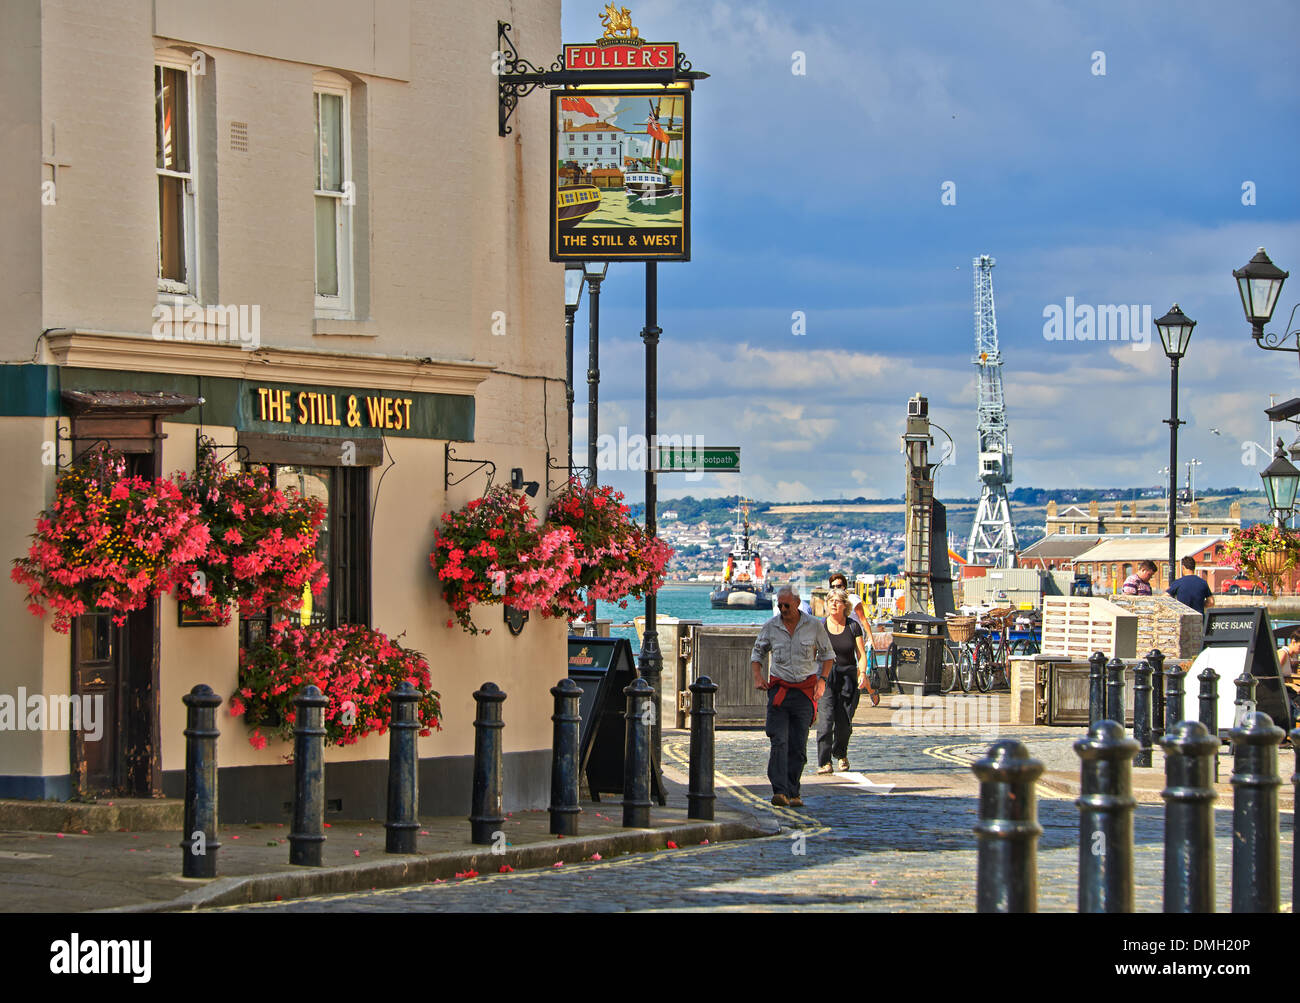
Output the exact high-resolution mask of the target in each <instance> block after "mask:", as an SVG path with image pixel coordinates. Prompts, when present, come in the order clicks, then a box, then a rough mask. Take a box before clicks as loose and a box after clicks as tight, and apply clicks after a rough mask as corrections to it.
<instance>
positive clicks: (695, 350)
mask: <svg viewBox="0 0 1300 1003" xmlns="http://www.w3.org/2000/svg"><path fill="white" fill-rule="evenodd" d="M629 6H632V5H631V4H629ZM1134 6H1135V5H1131V4H1129V3H1119V2H1109V0H1102V2H1090V3H1087V4H1086V5H1085V4H1083V3H1063V2H1057V0H1009V2H1005V3H998V4H979V5H973V4H957V3H938V2H924V0H921V2H911V3H908V4H890V3H874V2H872V3H861V2H859V3H848V2H846V3H839V2H823V0H813V2H806V3H801V4H798V5H792V4H788V3H776V2H746V3H743V4H741V3H724V2H708V0H704V2H700V0H694V2H673V0H663V2H640V3H637V4H636V5H635V6H632V14H633V21H634V23H635V24H636V26H637V27H638V28H639V29H640V31H641V35H642V37H643V38H646V39H650V40H654V41H674V40H675V41H678V42H680V43H681V46H682V49H683V50H684V52H685V53H686V55H687V56H688V58H690V60H691V61H692V62H693V64H694V66H695V68H696V69H700V70H704V71H705V72H708V73H710V74H711V76H710V78H709V79H707V80H704V81H702V82H701V83H700V84H699V85H698V86H697V88H696V90H695V94H694V98H693V114H694V123H693V127H694V134H693V139H692V153H693V157H694V162H693V166H692V175H693V177H692V181H693V192H692V260H691V261H690V262H688V263H671V264H667V263H666V264H662V265H660V267H659V287H660V291H659V303H660V307H659V311H660V312H659V325H660V327H662V328H663V332H664V333H663V338H662V341H661V343H660V385H659V402H660V403H659V425H660V432H661V433H665V434H673V433H676V434H681V435H702V436H703V437H704V441H705V442H706V443H708V444H716V445H735V444H740V445H741V447H742V470H743V473H742V474H741V475H710V476H708V477H705V478H704V479H703V480H699V481H693V482H687V481H686V480H685V479H684V477H682V476H681V475H675V476H674V475H664V476H662V477H661V478H660V481H659V494H660V497H661V498H671V497H674V496H678V495H682V494H693V495H696V496H701V495H716V494H732V493H735V492H737V491H741V492H744V493H746V494H749V495H751V496H754V497H758V498H764V499H780V500H787V501H794V500H802V499H808V498H834V497H838V496H840V495H843V496H845V497H849V498H852V497H855V496H857V495H865V496H867V497H894V496H898V495H900V494H901V493H902V490H903V465H902V457H901V456H900V455H899V453H898V436H899V435H900V434H901V432H902V427H903V420H904V416H905V413H906V401H907V398H908V397H910V396H911V395H912V394H913V393H915V392H918V391H919V392H921V393H924V394H926V395H927V396H928V397H929V398H930V411H931V415H932V417H933V418H934V419H935V421H937V422H938V423H939V424H941V425H942V426H943V427H945V428H946V429H947V430H948V431H949V432H951V433H952V435H953V437H954V438H955V439H956V447H957V448H956V455H955V462H954V463H953V464H952V465H950V466H945V467H944V468H942V470H941V474H940V480H939V493H940V494H941V495H942V496H945V497H952V496H972V495H975V494H978V483H977V481H976V478H975V452H976V436H975V403H976V395H975V368H974V366H973V365H972V362H971V357H972V355H973V352H974V343H975V335H974V314H973V292H972V281H973V280H972V268H971V259H972V258H973V257H975V256H977V255H979V254H991V255H993V256H994V257H995V258H996V259H997V266H996V267H995V268H994V271H993V285H994V293H995V299H996V305H997V319H998V333H999V339H1000V344H1001V349H1002V354H1003V358H1004V360H1005V365H1004V367H1003V380H1004V384H1005V388H1006V395H1007V402H1008V423H1009V428H1010V434H1011V441H1012V444H1013V447H1014V450H1015V481H1014V483H1013V487H1014V486H1034V487H1111V486H1130V485H1154V484H1156V483H1157V482H1158V481H1159V480H1160V479H1161V478H1160V475H1159V474H1158V471H1159V470H1160V468H1161V467H1163V466H1164V465H1165V464H1166V463H1167V461H1168V442H1169V430H1168V426H1167V425H1165V424H1163V423H1162V419H1164V418H1165V417H1167V416H1168V410H1169V363H1168V360H1167V359H1166V358H1165V357H1164V355H1163V353H1162V352H1161V350H1160V345H1159V339H1158V337H1157V336H1156V335H1155V333H1154V331H1152V332H1151V344H1150V345H1149V347H1148V348H1147V350H1146V351H1140V350H1137V349H1136V348H1135V346H1134V345H1133V344H1132V343H1122V342H1106V341H1093V342H1066V341H1048V340H1047V339H1046V338H1045V337H1044V324H1045V323H1046V321H1045V319H1044V311H1045V309H1047V308H1049V307H1050V306H1051V305H1053V304H1055V305H1058V306H1062V307H1063V306H1064V304H1065V303H1066V298H1067V297H1073V300H1074V302H1075V304H1078V305H1083V304H1087V305H1093V306H1097V305H1109V304H1136V305H1139V306H1150V307H1151V309H1152V312H1153V315H1154V316H1155V317H1159V316H1161V315H1162V314H1163V313H1164V312H1165V311H1166V310H1168V309H1169V307H1170V306H1171V305H1172V304H1173V303H1174V302H1177V303H1178V304H1179V305H1180V306H1181V307H1182V309H1183V310H1184V311H1185V312H1186V313H1187V314H1188V315H1189V316H1190V317H1192V318H1193V319H1195V320H1196V321H1197V322H1198V326H1197V328H1196V331H1195V333H1194V334H1193V337H1192V342H1191V346H1190V349H1189V352H1188V356H1187V358H1186V359H1185V360H1184V362H1183V364H1182V367H1181V369H1180V394H1179V398H1180V416H1181V417H1183V418H1184V419H1186V420H1187V421H1188V422H1189V424H1188V425H1186V426H1184V427H1183V429H1182V430H1181V432H1180V435H1179V457H1180V461H1181V460H1185V459H1188V458H1191V457H1196V458H1198V459H1200V460H1201V461H1202V465H1201V466H1200V467H1199V468H1198V469H1197V473H1196V479H1197V484H1198V487H1200V486H1205V485H1215V486H1226V485H1242V486H1251V487H1257V486H1258V485H1259V483H1260V482H1259V479H1258V471H1259V470H1261V469H1262V468H1263V466H1264V465H1265V464H1266V463H1267V462H1268V461H1267V459H1266V458H1265V457H1264V456H1263V455H1262V453H1261V454H1260V456H1259V457H1258V458H1257V462H1256V463H1255V464H1254V466H1250V465H1247V464H1245V463H1243V457H1245V458H1246V459H1250V458H1251V457H1250V455H1249V453H1250V452H1251V450H1250V448H1249V447H1248V446H1246V445H1245V444H1246V443H1249V442H1252V441H1254V442H1263V441H1264V440H1265V439H1266V437H1267V434H1268V424H1267V421H1266V419H1265V418H1264V415H1263V408H1264V407H1267V406H1268V403H1269V399H1268V394H1269V393H1275V394H1277V395H1279V399H1284V398H1287V397H1291V396H1300V362H1298V361H1297V357H1295V356H1293V355H1284V354H1281V353H1266V352H1262V351H1260V350H1259V349H1257V348H1256V347H1255V346H1254V344H1253V343H1252V342H1251V339H1250V337H1249V327H1248V326H1247V325H1246V323H1245V320H1244V318H1243V316H1242V311H1241V304H1240V300H1239V299H1238V297H1237V294H1236V287H1235V283H1234V281H1233V279H1232V276H1231V274H1230V273H1231V270H1232V269H1233V268H1239V267H1241V266H1242V265H1243V264H1245V263H1246V262H1247V261H1248V260H1249V259H1250V257H1251V256H1252V254H1253V253H1254V252H1255V249H1256V247H1258V246H1260V245H1263V246H1265V247H1266V248H1267V249H1268V252H1269V255H1270V257H1272V259H1273V261H1274V263H1276V264H1277V265H1278V266H1279V267H1281V268H1283V269H1286V270H1288V271H1291V272H1293V274H1294V276H1295V277H1293V278H1291V279H1290V280H1288V284H1287V286H1285V287H1284V288H1283V291H1282V297H1281V300H1280V302H1279V305H1278V309H1277V313H1276V314H1275V317H1274V322H1273V324H1272V325H1271V326H1270V327H1269V330H1270V331H1273V330H1279V331H1280V330H1282V329H1283V325H1284V324H1285V323H1286V319H1287V317H1288V315H1289V314H1290V311H1291V308H1292V306H1294V305H1295V303H1296V301H1297V299H1300V271H1297V266H1300V222H1298V220H1300V190H1298V185H1297V182H1296V179H1295V178H1296V166H1297V163H1300V157H1298V156H1297V154H1298V153H1300V149H1298V146H1300V143H1298V142H1297V129H1296V127H1297V124H1300V114H1297V113H1298V112H1300V107H1298V106H1300V69H1297V68H1296V67H1297V62H1296V60H1295V58H1294V53H1293V51H1292V50H1293V48H1294V42H1295V39H1296V38H1297V35H1298V29H1300V5H1297V4H1295V3H1294V2H1293V0H1263V2H1256V3H1252V4H1250V5H1249V6H1233V5H1224V4H1222V3H1219V2H1198V0H1190V2H1189V0H1179V2H1176V3H1175V2H1165V0H1159V2H1143V3H1142V4H1141V5H1140V8H1139V9H1134ZM600 7H601V5H600V4H596V3H584V4H576V3H572V2H566V3H565V4H564V9H563V22H562V23H563V35H564V39H565V41H570V42H576V41H589V40H591V39H594V38H595V37H596V36H598V35H599V34H600V32H601V26H600V24H599V21H598V19H597V12H598V9H599V8H600ZM1098 52H1100V53H1102V54H1104V69H1105V73H1104V75H1101V74H1099V73H1096V72H1094V70H1095V69H1099V68H1100V59H1099V58H1098V57H1096V56H1094V53H1098ZM796 53H802V54H803V59H802V62H803V68H804V70H805V72H804V73H803V74H796V73H794V72H792V70H793V69H795V68H796V62H797V60H798V57H797V56H796V55H795V54H796ZM525 55H528V56H529V57H530V58H532V59H534V61H541V60H542V59H543V58H545V59H546V60H548V61H549V59H550V58H551V54H549V53H538V54H531V53H527V52H525ZM533 100H541V99H540V98H534V99H533ZM1248 181H1249V182H1253V183H1254V191H1255V201H1256V204H1254V205H1250V206H1247V205H1243V202H1242V186H1243V184H1244V183H1246V182H1248ZM945 182H951V183H952V185H953V186H955V195H956V204H955V205H944V204H942V203H941V194H942V191H943V186H944V184H945ZM556 269H557V272H558V271H559V266H558V265H557V266H556ZM557 281H559V280H558V277H557ZM644 284H645V279H644V266H643V265H638V264H628V263H622V264H613V265H611V267H610V271H609V278H608V279H607V280H606V282H605V284H604V286H603V289H602V296H601V346H600V368H601V384H600V429H599V430H600V432H602V433H610V434H611V435H617V434H618V429H619V427H620V426H622V427H624V428H626V430H627V433H628V434H633V433H638V432H641V431H643V429H644V420H643V416H644V383H643V373H644V369H643V360H644V349H643V346H642V343H641V340H640V337H639V332H640V330H641V328H642V326H643V324H644V299H643V297H644ZM586 311H587V308H586V302H585V297H584V305H583V306H582V308H581V309H580V310H579V313H578V315H577V325H578V327H577V336H576V342H577V345H578V346H579V347H578V348H577V350H576V356H577V359H576V365H575V369H576V372H577V376H576V394H577V398H576V400H575V405H574V411H575V425H574V440H575V451H576V452H577V453H578V454H579V455H580V456H585V449H584V444H585V442H586V436H587V428H586V383H585V372H586V364H585V363H586V358H585V355H586V322H587V314H586ZM797 311H798V312H802V314H803V315H804V316H805V318H806V321H805V323H806V332H807V333H806V334H805V335H803V336H797V335H795V334H793V333H792V324H793V322H792V316H793V315H794V314H795V313H796V312H797ZM1212 428H1215V429H1218V430H1219V434H1217V435H1216V434H1214V433H1212V432H1211V431H1210V430H1211V429H1212ZM1279 431H1280V430H1279ZM1282 434H1284V435H1285V438H1286V439H1287V441H1288V442H1289V441H1290V440H1291V439H1292V438H1293V436H1291V435H1289V434H1286V433H1285V432H1283V433H1282ZM575 462H584V460H583V459H577V460H576V461H575ZM1181 478H1182V474H1181V473H1180V482H1181ZM601 479H602V481H603V482H611V483H614V484H615V485H616V486H617V487H619V488H620V489H621V490H623V491H625V492H626V493H627V495H628V497H629V498H630V499H633V500H640V499H641V497H642V495H643V484H644V475H643V474H641V473H637V472H624V471H609V472H602V473H601Z"/></svg>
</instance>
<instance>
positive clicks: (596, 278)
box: [582, 261, 609, 282]
mask: <svg viewBox="0 0 1300 1003" xmlns="http://www.w3.org/2000/svg"><path fill="white" fill-rule="evenodd" d="M582 267H583V270H584V271H585V272H586V274H587V281H588V282H600V281H602V280H603V279H604V278H605V272H607V271H608V270H609V262H608V261H588V262H585V263H584V264H583V266H582Z"/></svg>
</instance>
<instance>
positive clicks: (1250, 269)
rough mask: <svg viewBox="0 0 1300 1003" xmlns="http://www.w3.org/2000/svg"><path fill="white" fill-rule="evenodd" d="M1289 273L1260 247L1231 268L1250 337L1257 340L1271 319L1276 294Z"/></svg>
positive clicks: (1279, 294)
mask: <svg viewBox="0 0 1300 1003" xmlns="http://www.w3.org/2000/svg"><path fill="white" fill-rule="evenodd" d="M1290 274H1291V273H1290V272H1284V271H1282V269H1280V268H1278V267H1277V266H1276V265H1275V264H1273V262H1272V261H1270V260H1269V257H1268V255H1267V254H1266V253H1264V248H1262V247H1261V248H1260V249H1259V250H1258V251H1256V252H1255V256H1254V257H1253V258H1251V259H1250V261H1248V262H1247V263H1246V266H1245V267H1244V268H1237V269H1234V270H1233V272H1232V277H1233V278H1234V279H1236V280H1237V291H1238V292H1239V293H1241V307H1242V309H1243V310H1245V311H1246V320H1248V321H1249V322H1250V326H1251V337H1253V338H1254V339H1255V340H1256V341H1258V340H1259V339H1260V338H1262V337H1263V336H1264V325H1265V324H1267V323H1268V322H1269V320H1270V319H1272V317H1273V310H1274V308H1275V307H1276V306H1277V300H1278V297H1279V296H1281V295H1282V283H1283V282H1285V281H1286V279H1287V277H1288V276H1289V275H1290Z"/></svg>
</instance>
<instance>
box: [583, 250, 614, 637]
mask: <svg viewBox="0 0 1300 1003" xmlns="http://www.w3.org/2000/svg"><path fill="white" fill-rule="evenodd" d="M582 268H583V274H584V275H585V277H586V280H587V289H588V290H589V291H590V293H591V298H590V316H588V318H587V323H588V328H587V331H588V336H587V467H588V468H589V469H588V470H587V483H588V484H589V485H591V486H592V487H595V486H596V426H597V424H599V417H598V408H597V397H598V393H599V391H598V388H599V386H600V284H601V283H602V282H604V281H605V272H606V271H608V270H609V262H608V261H588V262H586V263H585V264H584V265H583V266H582ZM592 622H593V623H594V622H595V621H594V620H593V621H592Z"/></svg>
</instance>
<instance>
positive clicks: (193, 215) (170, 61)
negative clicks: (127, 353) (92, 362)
mask: <svg viewBox="0 0 1300 1003" xmlns="http://www.w3.org/2000/svg"><path fill="white" fill-rule="evenodd" d="M153 62H154V66H155V67H164V68H166V69H171V70H183V71H184V72H185V75H186V80H185V99H186V100H185V115H186V118H187V122H186V129H185V134H186V136H187V138H188V139H189V150H188V153H189V165H190V169H189V171H169V170H166V169H164V168H160V167H158V166H157V163H156V162H155V164H154V188H155V191H154V240H155V244H154V257H155V259H156V260H155V267H156V274H157V276H158V296H159V299H160V300H161V299H164V298H166V299H170V298H172V297H174V296H184V297H187V298H188V299H190V300H192V301H193V302H194V303H200V302H202V301H201V300H200V298H199V292H200V290H199V264H200V262H199V248H200V246H201V244H200V241H199V238H198V223H199V220H198V215H199V214H198V191H199V182H198V170H197V165H198V155H197V154H198V151H197V148H196V143H197V135H196V134H197V132H198V130H197V129H196V128H195V124H196V123H195V117H194V60H193V59H192V58H191V57H190V56H188V55H186V54H185V53H183V52H177V51H175V50H164V51H160V52H155V53H154V58H153ZM157 116H158V94H157V92H155V93H154V129H155V131H156V130H157V127H158V120H157ZM155 141H156V140H155ZM163 176H166V177H174V178H183V179H184V181H185V205H184V212H183V222H182V225H183V226H184V227H185V233H184V236H183V244H184V247H185V251H184V254H185V277H186V280H187V281H185V282H177V281H176V280H175V279H165V278H163V277H162V214H161V211H160V210H159V207H158V192H157V180H158V178H159V177H163Z"/></svg>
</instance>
